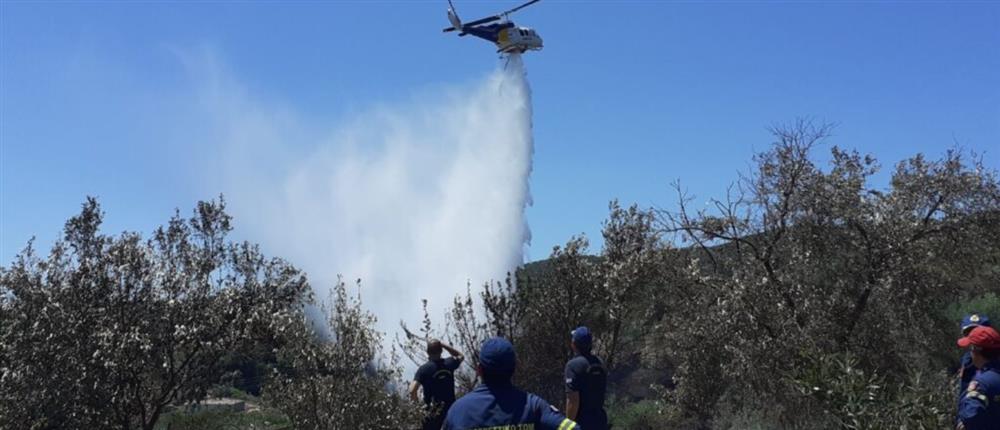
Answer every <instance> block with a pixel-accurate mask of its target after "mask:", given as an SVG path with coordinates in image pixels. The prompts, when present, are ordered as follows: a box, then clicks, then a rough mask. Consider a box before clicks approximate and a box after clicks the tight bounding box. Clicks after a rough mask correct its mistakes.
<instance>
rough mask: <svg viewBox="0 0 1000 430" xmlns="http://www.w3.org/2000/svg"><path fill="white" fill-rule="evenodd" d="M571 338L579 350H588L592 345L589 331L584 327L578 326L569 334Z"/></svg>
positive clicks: (592, 339)
mask: <svg viewBox="0 0 1000 430" xmlns="http://www.w3.org/2000/svg"><path fill="white" fill-rule="evenodd" d="M570 335H571V336H573V343H575V344H576V346H579V347H581V348H588V347H590V345H591V344H592V343H593V341H594V338H593V336H591V335H590V329H589V328H587V327H586V326H579V327H577V328H576V329H574V330H573V331H571V332H570Z"/></svg>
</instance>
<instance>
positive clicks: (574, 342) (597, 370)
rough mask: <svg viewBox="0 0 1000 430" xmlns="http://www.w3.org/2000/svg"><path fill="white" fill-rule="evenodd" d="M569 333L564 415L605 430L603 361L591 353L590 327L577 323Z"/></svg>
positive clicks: (591, 429) (588, 428) (590, 429)
mask: <svg viewBox="0 0 1000 430" xmlns="http://www.w3.org/2000/svg"><path fill="white" fill-rule="evenodd" d="M570 337H571V338H570V347H571V348H573V352H574V353H575V354H576V356H575V357H573V358H572V359H570V360H569V362H567V363H566V417H567V418H569V419H571V420H574V421H576V422H577V423H578V424H580V427H582V428H583V429H584V430H607V428H608V415H607V414H606V413H605V412H604V391H605V389H606V388H607V384H608V373H607V371H605V369H604V363H601V360H600V359H599V358H597V357H595V356H594V354H591V348H592V347H593V338H592V336H591V334H590V329H588V328H587V327H583V326H580V327H577V328H576V330H573V331H572V332H571V333H570Z"/></svg>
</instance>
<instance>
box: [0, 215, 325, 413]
mask: <svg viewBox="0 0 1000 430" xmlns="http://www.w3.org/2000/svg"><path fill="white" fill-rule="evenodd" d="M102 219H103V212H102V211H101V210H100V206H99V205H98V203H97V201H96V200H95V199H93V198H88V199H87V202H86V203H85V204H84V205H83V209H82V211H81V213H80V214H79V215H77V216H75V217H73V218H71V219H70V220H69V221H68V222H67V223H66V226H65V229H64V237H63V239H62V240H61V241H59V242H57V243H56V244H55V245H54V246H53V247H52V250H51V252H50V253H49V255H48V257H47V258H46V259H41V258H39V257H38V256H36V254H35V251H34V248H33V246H32V245H31V244H29V245H28V247H27V248H26V249H25V250H24V251H23V252H22V253H21V254H20V255H18V257H17V258H16V260H15V261H14V263H13V264H12V265H11V266H10V267H9V268H0V297H2V298H3V299H2V302H0V311H2V312H0V368H2V377H0V427H2V428H32V429H45V428H117V429H133V428H142V429H152V428H153V426H154V424H155V423H156V421H157V419H158V418H159V417H160V415H161V414H162V413H163V411H164V408H166V407H167V406H168V405H170V404H172V403H176V402H189V401H197V400H199V399H202V398H203V397H204V395H205V393H206V390H207V389H208V388H209V387H210V386H211V385H212V384H214V383H215V382H216V381H218V379H219V377H220V375H221V374H222V372H221V370H220V369H219V366H220V363H221V362H222V360H220V359H221V358H222V357H223V356H224V355H226V354H227V353H229V352H231V351H239V350H242V349H244V348H247V347H248V346H249V345H252V344H253V343H254V342H255V340H256V339H259V338H260V337H261V336H267V334H268V333H269V331H268V329H269V327H271V326H272V323H271V319H272V317H273V316H274V315H277V314H281V313H282V312H287V311H288V310H290V309H292V310H295V309H298V308H299V307H300V306H301V304H302V303H303V302H304V301H305V300H307V299H308V294H307V292H308V291H309V286H308V284H307V283H306V279H305V277H304V276H303V275H302V274H301V272H299V271H298V270H297V269H295V268H294V267H292V266H291V265H289V264H288V263H286V262H284V261H282V260H280V259H267V258H265V257H264V256H263V255H262V254H261V253H260V251H259V249H258V248H257V247H256V246H254V245H251V244H248V243H232V242H228V241H227V240H226V235H227V233H229V231H230V230H231V226H230V217H229V215H227V214H226V213H225V206H224V203H223V201H222V200H221V199H220V200H219V201H218V202H200V203H199V204H198V207H197V209H196V210H195V212H194V215H193V216H192V217H191V218H190V219H186V220H185V219H183V218H181V217H180V215H179V214H177V215H175V216H174V217H173V218H171V220H170V222H169V223H168V224H167V226H166V227H161V228H159V229H158V230H156V232H155V233H154V235H153V237H152V238H151V239H149V240H142V238H141V237H140V236H139V235H138V234H136V233H123V234H121V235H120V236H117V237H112V236H107V235H103V234H101V233H100V226H101V221H102Z"/></svg>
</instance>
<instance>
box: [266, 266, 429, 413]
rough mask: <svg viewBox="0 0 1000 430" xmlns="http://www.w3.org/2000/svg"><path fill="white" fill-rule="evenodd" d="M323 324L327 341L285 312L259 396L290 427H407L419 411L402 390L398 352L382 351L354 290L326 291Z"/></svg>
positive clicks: (377, 334) (305, 322) (339, 287)
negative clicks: (279, 343)
mask: <svg viewBox="0 0 1000 430" xmlns="http://www.w3.org/2000/svg"><path fill="white" fill-rule="evenodd" d="M331 303H332V306H333V309H332V310H331V311H329V312H328V313H327V321H326V323H327V324H328V326H329V330H330V340H328V341H326V340H321V339H318V338H317V336H316V335H315V334H314V330H313V329H312V325H311V323H310V322H309V321H308V320H307V319H305V318H304V316H303V315H302V314H301V313H285V314H284V315H283V316H282V317H281V318H280V319H279V321H280V322H279V323H278V327H280V328H278V331H279V332H280V333H283V334H284V335H285V338H284V339H285V342H286V343H285V347H284V348H282V349H281V350H280V352H279V357H278V358H279V361H280V362H282V363H284V364H285V366H283V367H279V368H276V369H275V370H274V377H273V378H272V382H271V383H270V384H269V385H267V386H265V388H264V395H265V398H266V399H267V400H268V401H269V402H270V403H271V404H273V405H274V406H275V407H277V408H278V409H280V410H281V411H282V412H284V413H285V414H286V415H288V417H289V419H290V420H291V421H292V423H293V424H294V427H295V428H297V429H316V430H323V429H340V428H345V429H372V430H378V429H386V430H390V429H391V430H396V429H401V428H410V427H412V426H414V423H417V422H419V420H420V417H421V415H420V414H421V412H420V409H419V408H418V407H417V405H414V404H412V403H410V402H409V401H408V400H407V399H405V397H404V396H403V395H402V392H401V390H402V389H404V388H405V387H406V384H405V383H404V382H403V380H402V369H401V368H399V367H398V365H397V362H398V357H397V355H396V353H395V351H391V353H390V354H389V355H388V357H384V356H383V350H382V337H383V334H382V333H381V332H379V331H377V330H376V329H375V322H376V319H375V316H374V315H372V314H371V313H369V312H367V311H365V310H364V309H363V308H362V307H361V296H360V289H359V292H358V295H357V296H353V297H352V296H349V295H348V293H347V288H346V286H345V285H344V283H343V282H338V283H337V285H336V286H335V287H334V289H333V291H332V293H331Z"/></svg>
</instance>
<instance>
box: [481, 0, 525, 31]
mask: <svg viewBox="0 0 1000 430" xmlns="http://www.w3.org/2000/svg"><path fill="white" fill-rule="evenodd" d="M535 1H538V0H535ZM499 19H500V15H493V16H488V17H486V18H482V19H477V20H475V21H472V22H466V23H462V27H471V26H474V25H479V24H486V23H487V22H493V21H497V20H499Z"/></svg>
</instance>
